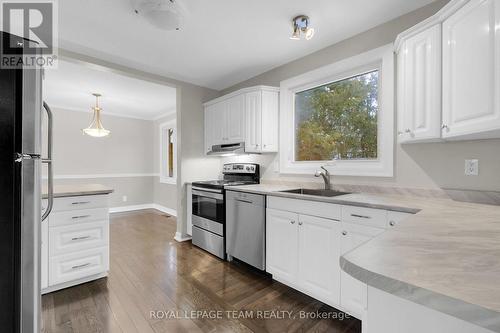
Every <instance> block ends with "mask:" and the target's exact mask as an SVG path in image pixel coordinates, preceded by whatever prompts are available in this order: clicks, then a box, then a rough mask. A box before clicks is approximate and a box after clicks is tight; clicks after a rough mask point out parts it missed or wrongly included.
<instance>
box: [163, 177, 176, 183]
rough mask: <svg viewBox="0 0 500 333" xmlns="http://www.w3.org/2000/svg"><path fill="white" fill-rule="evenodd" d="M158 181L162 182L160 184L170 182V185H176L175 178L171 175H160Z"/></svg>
mask: <svg viewBox="0 0 500 333" xmlns="http://www.w3.org/2000/svg"><path fill="white" fill-rule="evenodd" d="M160 183H162V184H172V185H177V178H172V177H160Z"/></svg>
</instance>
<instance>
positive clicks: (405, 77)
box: [396, 0, 500, 143]
mask: <svg viewBox="0 0 500 333" xmlns="http://www.w3.org/2000/svg"><path fill="white" fill-rule="evenodd" d="M396 50H397V62H398V77H397V79H398V85H397V87H398V92H397V96H398V101H397V105H398V141H399V142H400V143H411V142H424V141H436V140H439V139H444V140H473V139H486V138H500V0H469V1H467V0H451V1H450V2H449V3H448V4H446V5H445V6H444V7H443V8H442V9H441V10H440V11H439V12H438V13H436V14H435V15H434V16H432V17H430V18H428V19H427V20H425V21H423V22H421V23H419V24H417V25H416V26H414V27H412V28H410V29H408V30H407V31H405V32H403V33H401V34H400V35H399V36H398V38H397V39H396Z"/></svg>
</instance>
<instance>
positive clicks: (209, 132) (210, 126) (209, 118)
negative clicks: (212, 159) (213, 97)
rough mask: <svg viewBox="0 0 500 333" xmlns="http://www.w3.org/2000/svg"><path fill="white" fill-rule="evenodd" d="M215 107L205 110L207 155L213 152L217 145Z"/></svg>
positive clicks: (208, 107)
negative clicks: (214, 146)
mask: <svg viewBox="0 0 500 333" xmlns="http://www.w3.org/2000/svg"><path fill="white" fill-rule="evenodd" d="M214 119H215V105H211V106H207V107H206V108H205V154H206V153H208V152H210V151H211V150H212V145H214V144H215V143H214V142H215V139H214V138H215V127H214Z"/></svg>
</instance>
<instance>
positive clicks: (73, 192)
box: [42, 184, 114, 199]
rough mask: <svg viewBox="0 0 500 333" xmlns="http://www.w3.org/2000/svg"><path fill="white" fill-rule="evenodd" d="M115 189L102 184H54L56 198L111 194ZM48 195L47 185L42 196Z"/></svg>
mask: <svg viewBox="0 0 500 333" xmlns="http://www.w3.org/2000/svg"><path fill="white" fill-rule="evenodd" d="M113 191H114V190H113V189H112V188H110V187H107V186H104V185H101V184H81V185H54V198H62V197H78V196H84V195H98V194H109V193H111V192H113ZM47 197H48V195H47V187H44V188H43V189H42V198H43V199H47Z"/></svg>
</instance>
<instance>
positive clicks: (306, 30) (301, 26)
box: [290, 15, 314, 40]
mask: <svg viewBox="0 0 500 333" xmlns="http://www.w3.org/2000/svg"><path fill="white" fill-rule="evenodd" d="M309 25H310V20H309V16H306V15H299V16H296V17H295V18H294V19H293V20H292V26H293V34H292V36H290V39H293V40H300V33H301V32H302V33H303V34H304V35H305V37H306V39H307V40H310V39H311V38H313V36H314V29H313V28H311V27H310V26H309Z"/></svg>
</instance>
